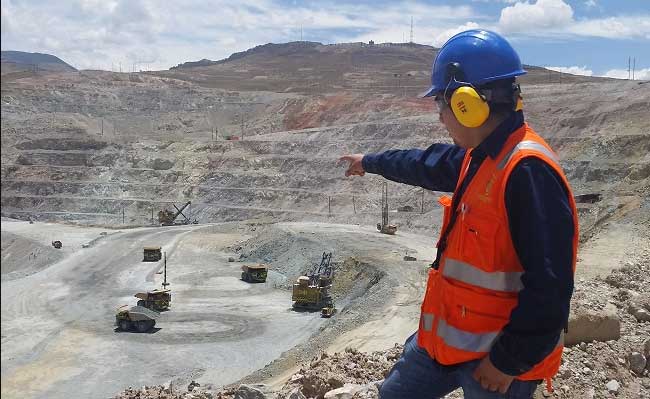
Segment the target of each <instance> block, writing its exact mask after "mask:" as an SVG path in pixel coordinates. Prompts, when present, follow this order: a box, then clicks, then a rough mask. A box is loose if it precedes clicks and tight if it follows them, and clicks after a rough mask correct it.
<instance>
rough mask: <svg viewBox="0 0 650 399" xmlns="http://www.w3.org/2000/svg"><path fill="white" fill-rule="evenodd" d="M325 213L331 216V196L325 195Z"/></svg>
mask: <svg viewBox="0 0 650 399" xmlns="http://www.w3.org/2000/svg"><path fill="white" fill-rule="evenodd" d="M327 215H328V216H330V217H331V216H332V197H330V196H328V197H327Z"/></svg>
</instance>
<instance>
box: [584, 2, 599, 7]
mask: <svg viewBox="0 0 650 399" xmlns="http://www.w3.org/2000/svg"><path fill="white" fill-rule="evenodd" d="M585 6H587V8H592V7H596V6H598V4H596V0H587V1H585Z"/></svg>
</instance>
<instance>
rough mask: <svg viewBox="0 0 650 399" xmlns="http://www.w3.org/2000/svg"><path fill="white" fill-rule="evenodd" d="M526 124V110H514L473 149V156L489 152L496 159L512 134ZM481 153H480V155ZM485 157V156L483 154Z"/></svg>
mask: <svg viewBox="0 0 650 399" xmlns="http://www.w3.org/2000/svg"><path fill="white" fill-rule="evenodd" d="M523 125H524V112H523V111H517V112H512V113H511V114H510V116H508V117H507V118H506V119H505V120H504V121H503V122H501V123H500V124H499V126H497V128H496V129H494V131H493V132H492V133H490V135H489V136H487V137H486V138H485V140H483V141H482V142H481V144H479V145H478V146H476V148H474V149H473V150H472V157H474V156H476V155H478V156H482V155H483V154H487V155H488V156H489V157H490V158H492V159H496V158H497V157H498V156H499V154H500V153H501V150H502V149H503V146H504V145H505V143H506V141H507V140H508V138H509V137H510V135H511V134H512V133H513V132H515V131H517V130H518V129H520V128H521V127H522V126H523ZM479 154H480V155H479ZM483 157H484V156H483Z"/></svg>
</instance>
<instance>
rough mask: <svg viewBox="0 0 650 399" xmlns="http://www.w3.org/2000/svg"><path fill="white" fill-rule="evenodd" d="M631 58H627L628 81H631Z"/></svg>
mask: <svg viewBox="0 0 650 399" xmlns="http://www.w3.org/2000/svg"><path fill="white" fill-rule="evenodd" d="M631 60H632V59H631V57H627V80H630V61H631Z"/></svg>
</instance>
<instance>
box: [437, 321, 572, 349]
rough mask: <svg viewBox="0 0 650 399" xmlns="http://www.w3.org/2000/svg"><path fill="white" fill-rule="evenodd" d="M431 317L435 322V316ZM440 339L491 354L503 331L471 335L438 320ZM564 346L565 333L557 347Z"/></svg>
mask: <svg viewBox="0 0 650 399" xmlns="http://www.w3.org/2000/svg"><path fill="white" fill-rule="evenodd" d="M429 316H431V318H432V320H433V315H429ZM436 334H437V335H438V337H440V338H442V340H443V341H445V344H447V345H449V346H453V347H454V348H458V349H461V350H464V351H468V352H489V351H490V349H492V345H493V344H494V341H496V339H497V338H498V337H499V335H500V334H501V331H495V332H486V333H480V334H479V333H471V332H467V331H463V330H459V329H457V328H456V327H454V326H451V325H449V324H447V323H446V322H445V321H444V320H442V319H440V320H438V328H437V330H436ZM563 345H564V331H561V332H560V336H559V337H558V340H557V343H556V344H555V347H556V348H557V347H558V346H563Z"/></svg>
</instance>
